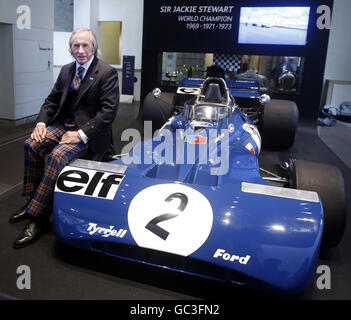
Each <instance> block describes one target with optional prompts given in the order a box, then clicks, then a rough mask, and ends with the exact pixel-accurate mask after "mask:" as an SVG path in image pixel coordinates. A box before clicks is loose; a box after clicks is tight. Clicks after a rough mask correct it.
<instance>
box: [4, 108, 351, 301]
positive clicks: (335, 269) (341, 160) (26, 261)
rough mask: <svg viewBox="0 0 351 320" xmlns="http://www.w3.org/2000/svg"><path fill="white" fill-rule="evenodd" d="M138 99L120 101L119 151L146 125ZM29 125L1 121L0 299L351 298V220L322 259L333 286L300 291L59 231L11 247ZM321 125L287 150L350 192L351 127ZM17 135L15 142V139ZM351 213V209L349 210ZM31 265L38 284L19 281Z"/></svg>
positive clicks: (300, 136)
mask: <svg viewBox="0 0 351 320" xmlns="http://www.w3.org/2000/svg"><path fill="white" fill-rule="evenodd" d="M138 111H139V104H138V103H134V104H121V105H120V108H119V111H118V114H117V117H116V120H115V123H114V140H115V142H118V143H115V149H116V150H115V151H116V153H119V152H120V151H121V150H122V148H123V146H125V145H126V144H127V143H128V142H127V141H125V142H123V143H121V142H120V138H121V133H122V132H123V130H124V129H126V128H135V129H138V130H140V129H141V128H142V121H141V119H140V118H139V117H138ZM23 130H27V133H26V134H28V133H29V132H30V130H31V127H30V126H28V127H26V128H20V130H17V133H16V130H12V129H11V130H10V129H9V128H6V127H5V126H1V125H0V137H1V139H2V140H1V141H2V142H0V169H1V171H0V188H1V189H0V234H1V236H0V239H1V241H0V300H1V299H29V300H32V299H44V300H45V299H59V300H61V299H72V300H74V299H88V300H90V299H119V300H125V299H129V300H145V299H149V300H155V299H157V300H169V299H171V300H179V299H181V300H188V299H202V298H205V299H217V300H220V301H223V300H224V299H226V298H228V297H231V298H232V299H233V298H234V299H236V298H238V299H260V300H266V299H271V298H272V299H285V298H293V299H294V298H298V299H306V300H326V299H351V294H350V288H351V273H350V265H351V250H350V245H349V244H350V241H351V226H350V223H351V221H350V220H349V221H348V224H347V227H346V232H345V235H344V238H343V240H342V242H341V244H340V245H339V246H338V247H337V248H336V249H333V250H331V251H327V252H323V253H322V254H321V256H320V259H319V261H318V264H319V265H327V266H329V267H330V268H331V271H332V290H324V291H323V290H318V289H317V288H316V285H315V282H314V283H313V284H312V285H311V287H310V288H309V289H308V290H306V292H304V293H303V294H302V295H299V296H297V297H277V296H270V295H267V294H265V293H257V292H254V291H251V290H245V289H242V288H238V287H235V286H231V285H224V284H221V283H217V282H214V281H210V280H206V279H200V278H197V277H191V276H187V275H185V274H181V273H174V272H171V271H167V270H162V269H158V268H152V267H148V266H145V265H139V264H136V263H129V262H126V261H122V260H120V259H115V258H112V257H108V256H101V255H97V254H94V253H90V252H89V253H86V252H81V251H79V250H76V249H73V248H68V247H62V246H61V245H58V244H57V242H56V241H55V236H54V232H53V230H50V231H49V232H48V233H47V234H45V235H44V236H43V237H42V238H41V239H40V241H38V242H36V243H35V244H33V245H32V246H30V247H28V248H25V249H21V250H14V249H12V243H13V241H14V238H15V237H16V236H17V234H18V233H19V232H20V231H21V229H22V228H23V226H24V224H23V223H19V224H15V225H10V224H8V222H7V219H8V216H9V214H10V213H11V211H13V210H14V209H16V208H17V207H19V206H20V205H21V204H23V202H24V200H23V199H22V198H21V197H20V191H21V183H22V175H23V142H24V140H25V136H24V135H23ZM318 131H319V134H320V137H321V139H318V137H317V136H316V130H314V129H311V128H300V129H299V133H298V137H297V142H296V144H295V145H294V147H293V148H292V149H290V150H288V151H287V153H286V154H287V155H288V156H292V157H297V158H302V159H305V160H309V161H316V160H320V161H321V162H326V163H333V164H335V165H337V166H338V167H339V168H341V170H342V172H343V174H344V177H345V181H347V188H348V189H347V190H348V191H347V192H348V198H350V195H349V193H350V192H349V190H350V184H351V183H350V181H351V170H350V168H351V166H350V164H351V163H350V159H351V156H350V153H351V139H350V136H351V126H350V125H349V124H346V123H338V125H337V126H335V127H323V128H318ZM9 136H11V139H13V142H9V139H8V137H9ZM263 156H264V157H266V158H276V157H277V154H276V153H274V152H269V151H264V152H263ZM348 213H349V214H350V209H349V210H348ZM19 265H28V266H30V267H31V271H32V288H31V289H30V290H19V289H18V288H17V287H16V280H17V279H18V276H19V275H18V274H16V268H17V267H18V266H19Z"/></svg>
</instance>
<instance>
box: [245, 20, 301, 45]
mask: <svg viewBox="0 0 351 320" xmlns="http://www.w3.org/2000/svg"><path fill="white" fill-rule="evenodd" d="M306 37H307V30H304V29H294V28H286V27H275V26H269V25H260V24H251V23H240V28H239V39H238V42H239V43H241V44H277V45H301V46H303V45H305V44H306Z"/></svg>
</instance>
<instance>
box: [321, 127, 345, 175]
mask: <svg viewBox="0 0 351 320" xmlns="http://www.w3.org/2000/svg"><path fill="white" fill-rule="evenodd" d="M318 135H319V137H320V138H321V139H322V141H323V142H324V143H325V144H326V145H327V146H328V147H329V148H330V149H331V150H332V151H333V152H334V153H335V154H336V155H337V156H338V157H339V158H340V160H342V162H344V164H345V165H346V166H347V167H348V168H349V169H350V170H351V123H348V122H344V121H337V123H336V126H334V127H318Z"/></svg>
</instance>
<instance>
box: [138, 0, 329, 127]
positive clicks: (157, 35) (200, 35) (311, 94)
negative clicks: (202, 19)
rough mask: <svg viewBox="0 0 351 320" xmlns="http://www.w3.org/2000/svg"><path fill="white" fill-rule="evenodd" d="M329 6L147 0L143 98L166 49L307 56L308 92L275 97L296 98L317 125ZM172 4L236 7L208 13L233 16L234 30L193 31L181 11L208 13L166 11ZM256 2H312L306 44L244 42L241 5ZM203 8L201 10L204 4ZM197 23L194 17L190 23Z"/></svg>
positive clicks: (315, 1) (304, 116) (304, 118)
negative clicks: (321, 21) (321, 23)
mask: <svg viewBox="0 0 351 320" xmlns="http://www.w3.org/2000/svg"><path fill="white" fill-rule="evenodd" d="M320 5H327V6H329V7H330V8H331V9H332V6H333V0H325V1H324V0H323V1H322V0H310V1H306V0H305V1H303V0H300V1H262V0H260V1H258V0H236V1H235V0H231V1H229V0H219V1H215V2H214V1H209V0H194V1H191V2H189V1H186V0H145V4H144V33H143V57H142V69H143V73H142V81H141V101H143V99H144V97H145V96H146V94H147V93H148V92H150V91H151V90H152V89H154V88H155V87H156V86H157V76H158V74H157V70H158V67H159V66H158V63H159V60H158V56H159V55H160V54H161V53H162V52H164V51H166V52H167V51H171V52H199V53H200V52H201V53H206V52H208V53H226V54H248V55H270V56H300V57H304V58H305V68H304V74H303V83H302V91H301V94H300V95H287V94H284V95H279V94H272V96H271V97H272V98H275V99H288V100H293V101H295V102H296V103H297V105H298V106H299V111H300V121H301V122H302V123H306V124H311V125H313V126H316V125H317V117H318V112H319V106H320V98H321V92H322V86H323V75H324V69H325V62H326V56H327V49H328V39H329V30H328V29H323V30H320V29H319V28H318V27H317V20H318V18H319V16H320V15H319V14H317V8H318V7H319V6H320ZM163 6H170V7H171V8H172V10H174V7H182V6H196V7H197V8H199V7H200V6H234V8H233V9H232V11H231V13H218V14H214V13H208V14H207V15H208V16H216V15H219V16H221V15H225V16H231V17H232V22H231V25H232V26H231V30H218V29H216V30H204V29H201V28H199V29H197V30H188V29H187V28H186V22H180V21H178V17H179V16H184V15H188V16H200V15H206V14H205V13H201V14H200V13H177V12H176V13H174V12H172V13H164V12H161V11H162V9H161V7H163ZM251 6H252V7H255V6H257V7H258V6H265V7H270V6H278V7H284V6H290V7H291V6H309V7H310V8H311V10H310V19H309V27H308V34H307V44H306V46H288V45H259V44H255V45H248V44H246V45H243V44H238V41H237V40H238V28H239V16H240V8H241V7H251ZM198 10H199V9H198ZM190 23H191V22H190Z"/></svg>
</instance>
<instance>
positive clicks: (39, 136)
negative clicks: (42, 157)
mask: <svg viewBox="0 0 351 320" xmlns="http://www.w3.org/2000/svg"><path fill="white" fill-rule="evenodd" d="M30 137H31V138H32V139H33V140H34V141H35V142H40V143H42V142H43V141H44V139H45V137H46V126H45V124H38V125H37V126H36V127H35V128H34V130H33V132H32V134H31V135H30Z"/></svg>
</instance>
